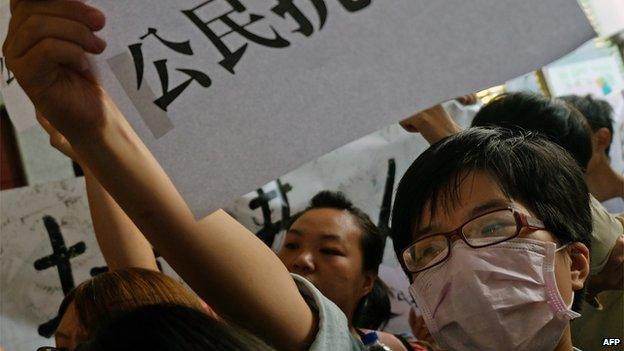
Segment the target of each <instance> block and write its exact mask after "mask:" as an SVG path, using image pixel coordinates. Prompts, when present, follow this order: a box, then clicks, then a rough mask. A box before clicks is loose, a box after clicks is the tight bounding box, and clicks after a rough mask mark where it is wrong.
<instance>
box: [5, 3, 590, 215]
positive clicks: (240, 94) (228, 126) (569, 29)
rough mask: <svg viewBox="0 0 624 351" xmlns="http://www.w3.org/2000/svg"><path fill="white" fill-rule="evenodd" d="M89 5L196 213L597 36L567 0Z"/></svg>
mask: <svg viewBox="0 0 624 351" xmlns="http://www.w3.org/2000/svg"><path fill="white" fill-rule="evenodd" d="M92 3H93V4H95V5H96V6H98V7H100V8H102V9H103V10H104V12H105V13H106V14H107V23H108V25H107V27H106V28H105V29H104V30H103V32H102V35H103V37H104V38H105V39H106V40H107V41H108V43H109V46H108V48H107V49H106V51H105V52H104V54H102V55H100V56H98V58H97V60H98V61H97V62H98V63H97V69H98V70H99V74H100V76H101V80H102V82H103V84H104V85H105V86H106V88H107V89H108V91H109V92H110V93H111V94H112V95H113V98H114V100H115V101H116V102H117V103H118V104H119V105H120V107H121V109H122V111H123V112H124V114H125V115H126V116H127V117H128V118H129V120H130V123H131V124H132V125H133V127H134V128H135V129H136V130H137V132H138V134H139V135H140V136H141V138H142V139H143V141H144V142H145V143H146V144H147V145H148V147H149V148H150V150H151V151H152V152H153V153H154V154H155V156H156V158H157V159H158V160H159V161H160V163H161V164H162V165H163V167H164V168H165V170H166V171H167V173H168V174H169V175H170V176H171V177H172V179H173V181H174V183H175V184H176V186H177V188H178V189H179V190H180V192H181V193H182V195H183V196H184V198H185V199H186V200H187V202H188V203H189V205H190V206H191V208H192V209H193V211H194V213H195V214H196V215H197V216H198V217H202V216H203V215H206V214H207V213H209V212H211V211H212V210H214V209H215V208H217V207H219V206H222V205H223V204H225V203H228V202H230V201H232V199H234V198H236V196H240V195H241V194H242V193H244V192H246V191H249V190H251V189H254V188H256V187H258V186H259V185H261V184H264V183H266V182H268V181H270V180H271V179H275V178H276V177H278V176H279V175H281V174H284V173H286V172H288V171H290V170H293V169H295V168H297V167H298V166H300V165H302V164H304V163H305V162H308V161H310V160H312V159H314V158H315V157H318V156H320V155H322V154H324V153H326V152H329V151H331V150H333V149H335V148H337V147H339V146H340V145H344V144H345V143H346V142H348V141H350V140H355V139H357V138H358V137H361V136H363V135H366V134H368V133H370V132H372V131H374V130H378V129H379V128H381V127H383V126H384V125H388V124H390V123H393V122H397V121H398V120H400V119H401V118H404V117H407V116H408V115H410V114H412V113H413V112H415V111H418V110H420V109H423V108H426V107H428V106H430V105H433V104H435V103H437V102H439V101H442V100H445V99H448V98H452V97H455V96H459V95H463V94H465V93H467V92H473V91H477V90H479V89H482V88H486V87H490V86H493V85H496V84H501V83H502V82H504V81H506V80H508V79H510V78H513V77H517V76H519V75H521V74H523V73H526V72H529V71H531V70H533V69H537V68H540V67H542V66H543V65H545V64H547V63H549V62H552V61H553V60H555V59H556V58H558V57H561V56H563V55H564V54H566V53H568V52H570V51H571V50H573V49H574V48H576V47H578V46H579V45H581V44H582V43H584V42H585V41H587V40H588V39H590V38H591V37H592V36H593V35H594V32H593V30H592V29H591V27H590V26H589V24H588V22H587V20H586V18H585V16H584V15H583V13H582V11H581V10H580V8H579V6H578V5H577V2H576V1H575V0H549V1H542V0H524V1H516V0H472V1H465V0H446V1H425V0H393V1H380V0H309V1H303V0H302V1H296V2H295V1H288V0H265V1H250V0H247V1H243V0H208V1H206V0H202V1H200V0H179V1H168V0H158V1H156V0H150V1H148V0H132V1H123V2H120V1H108V0H95V1H92ZM11 84H13V85H15V84H16V82H15V80H13V81H12V83H11ZM11 84H9V85H8V88H5V90H4V91H3V96H4V98H5V101H6V102H7V104H8V106H9V112H12V110H11V109H12V108H11V105H13V104H15V105H16V106H25V103H24V101H19V100H18V97H16V96H15V94H7V93H6V91H7V90H6V89H13V88H11ZM20 104H23V105H20ZM21 110H23V109H21ZM21 110H20V109H17V111H21ZM24 113H25V114H28V112H24ZM198 189H206V193H209V194H210V196H209V197H206V196H205V195H204V194H205V193H204V192H202V191H198Z"/></svg>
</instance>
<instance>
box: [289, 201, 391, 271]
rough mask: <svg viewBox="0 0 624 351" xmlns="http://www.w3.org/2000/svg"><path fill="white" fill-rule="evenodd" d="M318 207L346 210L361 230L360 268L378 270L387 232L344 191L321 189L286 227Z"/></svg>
mask: <svg viewBox="0 0 624 351" xmlns="http://www.w3.org/2000/svg"><path fill="white" fill-rule="evenodd" d="M320 208H332V209H336V210H342V211H347V212H348V213H349V214H351V216H353V218H354V219H355V221H356V223H357V224H358V226H359V227H360V229H361V230H362V236H361V240H360V245H361V248H362V270H363V271H365V272H374V273H375V274H376V273H377V271H378V270H379V265H380V264H381V261H382V260H383V254H384V247H385V246H386V237H387V232H386V231H385V230H383V229H382V228H380V227H379V226H377V225H375V223H373V221H372V220H371V219H370V217H369V216H368V215H367V214H366V213H365V212H364V211H362V210H361V209H359V208H358V207H356V206H354V205H353V203H351V201H349V199H347V197H346V196H345V194H344V193H342V192H340V191H329V190H323V191H321V192H319V193H317V194H316V195H314V197H313V198H312V199H311V200H310V203H309V205H308V207H306V208H305V209H304V210H303V211H301V212H298V213H297V214H295V215H294V216H292V218H291V219H290V222H289V225H288V229H290V227H291V226H292V225H293V223H295V222H296V221H297V219H299V217H301V216H302V215H303V214H304V213H306V212H308V211H310V210H314V209H320Z"/></svg>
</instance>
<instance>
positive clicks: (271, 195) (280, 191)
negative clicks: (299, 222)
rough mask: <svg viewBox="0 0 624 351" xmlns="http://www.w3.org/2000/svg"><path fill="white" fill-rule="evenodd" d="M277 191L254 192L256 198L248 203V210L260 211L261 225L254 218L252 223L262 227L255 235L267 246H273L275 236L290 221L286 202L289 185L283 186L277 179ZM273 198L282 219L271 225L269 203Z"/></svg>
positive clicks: (288, 204) (260, 190)
mask: <svg viewBox="0 0 624 351" xmlns="http://www.w3.org/2000/svg"><path fill="white" fill-rule="evenodd" d="M276 184H277V189H276V190H271V191H269V192H264V190H262V189H258V190H256V192H257V193H258V197H256V198H254V199H253V200H251V201H250V202H249V208H250V209H252V210H255V209H257V208H261V209H262V219H263V220H262V223H259V221H257V220H256V219H255V218H253V221H254V223H255V224H256V225H262V228H261V229H260V230H259V231H258V232H257V233H256V235H257V236H258V237H259V238H260V239H261V240H262V241H263V242H264V243H265V244H267V245H268V246H271V245H273V241H274V240H275V236H276V235H277V234H278V233H279V232H280V231H282V229H284V226H285V225H286V224H287V223H288V221H289V220H290V203H289V202H288V196H287V195H286V194H287V193H288V192H289V191H291V190H292V187H291V186H290V184H283V185H282V182H281V181H280V180H279V179H278V180H277V181H276ZM275 198H278V199H279V201H280V204H281V209H282V218H281V219H280V220H279V221H277V222H275V223H273V221H272V220H271V206H270V204H269V202H270V201H271V200H273V199H275Z"/></svg>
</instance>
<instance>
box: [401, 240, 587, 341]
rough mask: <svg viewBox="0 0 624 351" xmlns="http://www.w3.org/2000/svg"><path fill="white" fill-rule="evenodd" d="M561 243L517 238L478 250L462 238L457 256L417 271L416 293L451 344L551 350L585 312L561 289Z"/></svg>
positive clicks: (433, 328)
mask: <svg viewBox="0 0 624 351" xmlns="http://www.w3.org/2000/svg"><path fill="white" fill-rule="evenodd" d="M562 248H563V247H562ZM562 248H559V249H557V248H556V245H555V243H552V242H544V241H538V240H531V239H512V240H509V241H505V242H503V243H500V244H497V245H494V246H488V247H483V248H479V249H473V248H471V247H469V246H468V245H466V243H464V242H463V241H461V240H457V241H455V242H454V243H453V247H452V249H451V255H450V257H449V258H448V259H447V260H446V261H445V262H443V263H442V264H440V265H438V266H435V267H432V268H431V269H428V270H425V271H423V272H422V273H420V274H418V276H417V277H416V279H415V281H414V283H413V284H412V285H411V286H410V292H411V294H412V296H413V297H414V299H415V300H416V303H417V305H418V307H419V308H420V311H421V313H422V314H423V317H424V319H425V323H426V324H427V327H428V328H429V331H430V332H431V335H433V337H434V338H435V339H436V341H437V342H438V343H439V344H440V346H441V347H442V348H444V349H448V350H455V351H463V350H471V351H472V350H474V351H500V350H514V351H516V350H517V351H520V350H527V351H533V350H543V351H551V350H554V349H555V347H556V346H557V344H558V343H559V341H560V340H561V337H562V335H563V332H564V330H565V328H566V327H567V326H568V325H569V321H570V319H573V318H576V317H578V316H580V314H578V313H576V312H574V311H572V310H570V307H571V305H572V302H570V303H569V304H567V303H565V302H564V301H563V298H562V297H561V294H560V293H559V290H558V289H557V283H556V281H555V267H554V265H555V252H556V251H558V250H560V249H562ZM572 300H573V301H574V298H573V299H572Z"/></svg>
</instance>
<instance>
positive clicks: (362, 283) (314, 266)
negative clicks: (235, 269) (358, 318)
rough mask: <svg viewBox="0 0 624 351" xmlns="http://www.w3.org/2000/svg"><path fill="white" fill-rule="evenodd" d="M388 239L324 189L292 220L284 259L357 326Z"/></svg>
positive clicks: (365, 217) (283, 249)
mask: <svg viewBox="0 0 624 351" xmlns="http://www.w3.org/2000/svg"><path fill="white" fill-rule="evenodd" d="M385 240H386V233H385V232H384V231H383V230H382V229H380V228H379V227H378V226H376V225H375V224H374V223H373V222H372V221H371V219H370V218H369V216H368V215H367V214H365V213H364V212H363V211H362V210H360V209H358V208H357V207H355V206H353V204H352V203H351V202H350V201H349V200H348V199H347V198H346V197H345V196H344V194H342V193H340V192H332V191H322V192H320V193H318V194H316V195H315V196H314V197H313V198H312V200H310V204H309V206H308V207H307V208H305V209H304V210H303V211H301V212H299V213H297V214H295V215H294V216H293V217H292V219H291V221H290V226H288V228H287V232H286V237H285V239H284V243H283V245H282V247H281V248H280V250H279V252H278V256H279V258H280V259H281V260H282V262H283V263H284V265H285V266H286V268H287V269H288V270H289V271H290V272H291V273H296V274H299V275H301V276H303V277H304V278H306V279H308V280H309V281H310V282H312V283H313V284H314V285H315V286H316V287H317V288H318V289H319V290H320V291H321V292H322V293H323V295H325V296H327V298H329V299H330V300H331V301H333V302H334V303H335V304H336V305H337V306H338V307H339V308H340V309H341V310H342V311H343V312H344V313H345V315H346V316H347V319H348V320H349V323H350V325H351V324H352V322H353V318H354V316H355V314H356V313H357V310H358V309H359V308H361V306H362V305H363V304H364V297H366V296H367V295H368V294H369V293H370V292H371V291H372V289H373V285H374V282H375V279H376V278H377V271H378V268H379V265H380V264H381V261H382V259H383V251H384V246H385Z"/></svg>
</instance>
